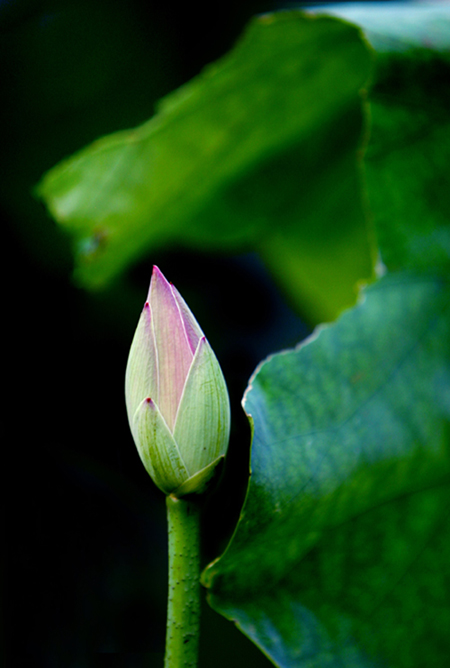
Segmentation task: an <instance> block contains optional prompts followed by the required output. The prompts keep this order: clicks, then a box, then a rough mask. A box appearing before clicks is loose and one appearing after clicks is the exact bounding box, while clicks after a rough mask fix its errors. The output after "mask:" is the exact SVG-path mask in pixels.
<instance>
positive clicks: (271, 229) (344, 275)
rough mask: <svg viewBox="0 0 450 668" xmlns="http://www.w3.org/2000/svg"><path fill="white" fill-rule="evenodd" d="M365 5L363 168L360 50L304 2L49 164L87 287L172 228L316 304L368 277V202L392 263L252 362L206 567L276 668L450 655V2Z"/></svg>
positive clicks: (57, 212) (232, 613)
mask: <svg viewBox="0 0 450 668" xmlns="http://www.w3.org/2000/svg"><path fill="white" fill-rule="evenodd" d="M372 9H373V8H372ZM372 9H370V8H364V9H360V10H359V11H360V12H362V14H361V17H362V18H361V25H367V26H369V27H370V29H369V30H368V37H369V39H370V41H371V42H372V44H373V45H374V47H375V48H376V49H377V50H378V51H379V55H378V59H377V66H376V71H375V75H374V77H373V88H372V90H371V93H370V97H369V100H370V103H371V113H370V118H371V122H372V129H371V137H370V141H369V143H368V147H367V152H366V159H365V165H364V175H365V181H364V184H365V185H364V188H362V187H361V186H362V178H361V173H360V170H359V165H358V162H357V157H356V156H357V153H358V155H361V153H362V152H361V146H362V143H363V139H364V136H365V127H366V123H367V121H366V116H365V109H366V108H365V103H363V102H362V98H361V90H362V89H363V88H364V87H365V86H366V82H367V79H368V76H369V73H370V70H371V52H370V49H369V48H368V47H367V44H366V43H365V41H364V39H363V38H362V36H361V33H360V32H359V30H358V29H357V28H355V27H354V26H351V25H349V24H348V23H345V22H343V21H340V20H335V19H330V18H324V17H317V18H316V17H312V16H306V15H304V14H302V13H299V12H283V13H279V14H276V15H269V16H263V17H260V18H258V19H256V20H254V21H253V22H252V23H251V25H250V26H249V28H248V30H247V32H246V33H245V35H244V36H243V38H242V39H241V40H240V41H239V42H238V44H237V45H236V47H235V48H234V49H233V50H232V51H231V52H230V54H228V55H227V56H226V57H224V58H223V59H222V60H221V61H219V62H218V63H216V64H214V65H212V66H210V67H209V68H207V69H206V70H205V71H204V72H203V73H202V74H201V75H200V76H199V77H197V79H195V80H193V81H192V82H191V83H189V84H188V85H186V86H184V87H183V88H182V89H180V90H179V91H177V92H175V93H173V94H171V95H170V96H169V97H168V98H166V99H165V100H163V102H162V103H161V105H160V108H159V110H158V113H157V114H156V115H155V116H154V118H152V119H151V120H150V121H148V122H147V123H146V124H144V125H143V126H141V127H139V128H136V129H135V130H133V131H127V132H121V133H118V134H115V135H112V136H109V137H106V138H104V139H101V140H99V141H98V142H96V143H95V144H93V145H92V146H90V147H88V148H86V149H84V150H83V151H81V152H80V153H79V154H77V155H76V156H74V157H72V158H70V159H69V160H67V161H66V162H64V163H62V164H61V165H58V166H57V167H56V168H54V169H53V170H51V171H50V172H49V173H48V174H47V175H46V176H45V178H44V179H43V181H42V182H41V184H40V186H39V193H40V195H41V196H42V197H43V198H44V200H45V201H46V204H47V206H48V208H49V210H50V212H51V213H52V214H53V215H54V217H55V218H56V219H57V220H58V222H60V223H61V224H62V225H65V226H66V227H67V229H68V230H69V231H70V233H71V234H72V235H73V237H74V239H75V241H76V258H77V265H76V277H77V279H78V281H79V282H81V283H82V284H84V285H86V286H90V287H92V286H96V285H102V284H104V283H105V282H107V281H109V280H110V279H112V278H113V277H114V276H116V275H117V274H118V273H120V272H121V271H123V270H124V269H125V268H126V267H127V266H129V265H131V264H132V263H133V262H136V261H137V260H138V259H139V258H141V257H143V256H144V255H145V254H148V253H149V252H150V253H151V252H152V251H153V250H154V249H157V248H161V247H163V246H169V245H173V244H176V245H179V244H181V245H184V246H187V247H194V248H197V249H203V250H211V249H227V250H230V251H234V250H241V249H253V250H256V251H257V252H258V253H259V254H260V255H261V257H262V258H263V259H264V261H265V263H266V265H267V266H268V267H269V268H270V269H271V271H272V273H273V276H274V278H275V279H276V280H277V281H278V283H279V285H281V286H283V287H284V288H285V290H286V291H287V292H288V293H289V294H290V296H291V298H292V300H293V302H294V303H295V304H296V305H297V306H298V307H299V308H300V309H302V311H303V312H304V313H305V314H306V315H307V317H308V318H309V319H310V320H311V321H312V322H323V321H329V320H332V319H334V318H335V317H336V316H337V314H338V313H340V312H341V311H342V309H343V308H344V307H349V306H351V305H352V304H353V303H354V301H355V298H356V294H357V292H356V286H357V285H358V284H360V283H361V282H367V281H368V280H370V279H371V278H372V265H373V255H374V254H373V246H374V241H373V237H372V232H371V230H370V228H369V227H368V224H367V222H366V218H367V217H369V218H370V219H371V220H373V222H374V223H375V227H376V234H377V238H378V244H379V252H380V257H381V260H382V262H383V263H384V266H385V267H386V268H387V270H388V273H387V275H386V276H384V277H383V278H381V279H380V280H378V281H377V282H376V283H375V284H374V285H372V286H370V287H368V288H366V289H365V290H364V292H363V294H362V297H361V299H360V301H359V303H358V304H357V305H356V306H354V307H353V308H351V309H349V310H347V311H346V312H345V313H344V314H343V315H341V316H340V318H339V319H338V320H337V321H336V322H335V323H334V324H332V325H328V326H325V327H321V328H319V329H318V330H317V331H316V333H315V335H314V336H313V337H311V339H309V340H308V341H307V342H305V343H303V344H302V345H300V346H299V347H297V348H296V349H294V350H290V351H284V352H281V353H278V354H274V355H273V356H271V357H270V358H268V359H267V360H266V361H265V362H263V363H262V364H261V365H260V366H259V367H258V369H257V370H256V372H255V374H254V375H253V377H252V379H251V382H250V385H249V387H248V389H247V392H246V395H245V402H244V403H245V410H246V412H247V413H248V415H249V419H250V422H251V424H252V427H253V442H252V451H251V473H252V475H251V479H250V483H249V488H248V492H247V497H246V501H245V505H244V508H243V511H242V515H241V519H240V521H239V523H238V525H237V527H236V531H235V533H234V536H233V538H232V540H231V542H230V544H229V546H228V548H227V550H226V551H225V552H224V554H223V555H222V556H221V557H220V558H219V559H217V560H216V561H215V562H213V563H212V564H210V566H209V567H208V568H207V569H205V571H204V574H203V583H204V585H205V586H206V587H207V588H208V591H209V601H210V604H211V605H212V607H213V608H214V609H215V610H217V611H218V612H220V613H221V614H223V615H224V616H225V617H227V618H229V619H232V620H234V621H235V622H236V623H237V625H238V627H239V628H240V629H241V630H242V631H243V632H244V633H245V634H246V635H247V636H248V637H249V638H250V639H251V640H252V641H253V642H254V643H255V644H256V645H257V646H258V647H259V648H260V649H261V650H262V651H263V652H264V653H266V654H267V656H268V657H269V658H270V659H271V660H272V661H273V662H274V663H275V664H276V665H278V666H280V667H283V668H284V667H286V668H287V667H289V668H292V667H293V666H301V667H303V668H306V667H308V668H324V667H325V668H331V667H332V668H335V667H336V668H337V667H338V666H345V667H347V666H358V667H363V668H369V667H370V668H375V667H378V666H389V667H391V668H421V667H422V666H425V665H426V666H439V667H440V666H443V665H445V664H446V661H447V660H448V656H449V655H450V643H449V639H448V629H449V628H450V531H449V523H448V519H449V514H450V451H449V434H450V428H449V425H450V392H449V387H450V356H449V349H448V341H449V340H450V308H449V303H450V300H449V297H450V284H449V259H450V225H449V220H450V215H449V212H450V198H449V194H448V193H449V189H448V187H447V180H448V179H447V172H446V170H447V165H448V163H449V158H450V142H449V136H450V134H449V129H450V128H449V122H448V108H449V101H450V100H449V97H448V87H447V86H446V85H445V84H446V81H448V75H449V70H450V60H449V57H448V53H445V51H442V48H443V45H444V46H445V45H447V46H448V44H449V39H450V38H449V34H450V30H449V26H450V22H448V21H447V23H445V20H444V21H443V20H442V17H440V18H439V17H438V20H437V21H436V20H435V19H433V21H434V22H431V23H429V22H427V21H426V20H424V18H423V17H424V14H423V12H421V11H420V12H419V11H417V12H416V11H413V14H412V17H413V18H412V20H411V22H407V23H402V22H401V21H399V20H398V18H397V19H395V17H393V15H392V14H391V15H389V12H387V13H386V12H385V11H384V10H383V11H382V12H381V13H379V14H378V18H379V19H380V20H379V21H378V22H377V21H374V20H373V16H376V14H373V13H372V14H371V11H372ZM352 11H353V10H352ZM355 11H356V10H355ZM374 11H379V10H374ZM396 11H399V10H398V9H397V10H396ZM407 11H408V12H409V11H411V9H410V8H408V9H407ZM430 11H431V10H430ZM439 11H440V10H439ZM444 14H445V11H444ZM447 16H448V14H447ZM444 18H445V16H444ZM425 38H426V39H427V40H428V43H426V44H424V39H425ZM425 46H426V47H427V48H424V47H425ZM430 47H432V48H430ZM362 192H363V194H362ZM362 202H365V204H366V208H364V207H363V205H362ZM367 214H369V215H368V216H367Z"/></svg>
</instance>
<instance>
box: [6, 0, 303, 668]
mask: <svg viewBox="0 0 450 668" xmlns="http://www.w3.org/2000/svg"><path fill="white" fill-rule="evenodd" d="M274 6H275V3H264V2H257V1H256V0H254V1H248V0H247V1H237V0H236V1H235V2H228V3H226V4H221V5H216V3H210V4H209V5H204V3H202V4H201V5H200V4H198V5H196V4H195V3H194V4H192V3H174V2H171V3H164V4H162V3H153V2H138V1H132V2H124V1H118V0H91V1H89V2H87V1H85V2H83V1H81V2H75V1H74V2H69V1H68V0H59V1H58V0H55V1H53V2H46V1H44V0H42V1H38V0H34V1H33V0H22V1H19V0H16V1H14V0H9V1H5V0H0V73H1V74H0V77H1V79H0V100H1V102H0V104H1V121H2V124H1V128H2V142H1V156H0V174H1V179H0V188H1V191H0V216H1V222H2V238H3V245H2V248H3V270H4V271H3V276H4V278H3V295H4V297H5V301H6V309H5V311H6V317H5V318H3V320H2V322H3V325H2V328H3V331H4V333H5V336H4V337H3V341H4V344H3V356H4V368H5V372H6V373H5V374H4V378H5V385H6V389H5V392H4V396H5V397H6V409H5V410H4V416H5V419H4V421H3V437H2V442H3V466H2V470H3V473H4V481H3V490H4V501H5V503H4V509H5V515H4V521H5V524H4V532H3V533H4V537H5V542H6V549H5V548H4V552H5V562H4V569H3V574H4V577H3V583H2V586H3V596H2V601H3V605H2V615H3V628H4V631H3V634H4V638H3V641H4V642H3V643H2V659H3V660H4V665H6V666H8V668H9V667H11V668H12V667H15V666H23V665H33V666H34V667H36V668H38V667H40V666H45V667H49V668H53V667H55V668H56V667H59V666H64V667H65V668H66V667H67V668H72V667H73V668H75V667H76V668H79V667H85V666H89V667H90V666H103V665H113V666H116V665H117V666H119V665H120V666H125V665H126V666H127V668H132V667H134V666H136V667H140V666H153V665H154V666H160V665H162V655H163V650H164V632H165V606H166V586H167V565H166V560H167V547H166V539H167V536H166V526H165V507H164V497H163V495H162V494H161V493H160V492H159V491H158V490H157V489H156V487H155V486H154V485H153V483H152V482H151V480H150V479H149V477H148V476H147V474H146V472H145V470H144V468H143V467H142V465H141V463H140V461H139V458H138V455H137V453H136V450H135V446H134V444H133V441H132V439H131V436H130V433H129V429H128V424H127V419H126V414H125V407H124V396H123V384H124V371H125V365H126V359H127V355H128V350H129V346H130V343H131V339H132V336H133V333H134V329H135V326H136V324H137V320H138V317H139V312H140V310H141V308H142V305H143V303H144V300H145V296H146V291H147V288H148V283H149V280H150V274H151V267H152V264H153V263H156V264H158V266H159V267H160V268H161V270H162V271H163V272H164V274H165V275H166V276H167V278H168V279H169V280H171V281H172V282H173V283H174V284H175V285H176V286H177V287H178V289H179V290H180V292H181V293H182V294H183V296H184V297H185V299H186V301H187V302H188V304H189V305H190V306H191V308H192V310H193V312H194V313H195V315H196V317H197V319H198V320H199V322H200V324H201V326H202V328H203V330H204V331H205V333H206V335H207V336H208V338H209V340H210V342H211V344H212V346H213V348H214V349H215V351H216V353H217V356H218V358H219V360H220V362H221V365H222V367H223V370H224V374H225V377H226V380H227V383H228V386H229V391H230V396H231V403H232V415H233V426H232V438H231V443H230V453H229V457H228V461H227V465H226V467H225V471H224V476H223V480H222V484H221V485H220V487H219V489H218V490H217V491H216V493H214V494H212V495H211V496H210V498H209V499H208V500H207V502H206V505H205V511H204V517H203V525H204V526H203V536H204V545H203V554H204V563H205V564H206V563H208V561H209V560H211V559H213V558H215V557H216V556H217V555H218V554H219V553H220V551H221V550H222V549H223V548H224V546H225V545H226V541H227V539H228V538H229V536H230V534H231V532H232V529H233V526H234V524H235V522H236V520H237V517H238V514H239V509H240V507H241V504H242V500H243V495H244V492H245V485H246V480H247V468H248V464H247V462H248V450H249V441H250V433H249V428H248V424H247V421H246V418H245V416H244V414H243V412H242V409H241V407H240V401H241V397H242V394H243V391H244V390H245V387H246V385H247V382H248V378H249V376H250V374H251V373H252V371H253V370H254V368H255V366H256V364H257V363H258V362H259V361H260V360H261V359H262V358H263V357H264V356H265V355H267V354H268V353H270V352H272V351H275V350H278V349H280V348H282V347H286V346H291V345H293V344H294V343H296V342H297V341H298V340H300V339H301V338H302V337H303V336H305V334H306V333H307V328H306V327H305V326H304V325H303V324H302V322H301V320H300V318H299V317H298V316H297V315H295V314H294V313H293V312H292V311H291V310H290V309H289V307H288V305H287V304H286V303H285V301H284V300H283V298H282V296H281V295H280V294H279V293H278V292H277V290H276V289H275V287H274V286H273V284H272V282H271V279H270V277H269V276H268V275H267V274H266V272H265V270H264V269H263V267H262V265H261V263H260V262H259V260H258V258H257V257H256V256H254V255H250V254H243V255H241V256H237V257H236V256H228V257H226V256H211V255H200V254H199V255H196V254H194V253H193V252H192V251H191V252H189V253H187V252H186V251H183V249H181V248H170V249H166V250H164V251H162V252H159V253H157V254H154V255H152V256H151V257H149V258H148V259H147V260H146V261H145V262H143V263H141V264H140V265H138V266H136V267H134V268H133V269H132V270H131V271H130V272H129V273H128V274H127V275H126V276H124V277H123V278H121V279H120V280H118V281H117V282H116V283H115V284H114V285H112V286H110V287H109V288H108V289H107V290H104V291H102V292H96V293H88V292H86V291H84V290H82V289H80V288H78V287H77V286H76V285H74V284H73V282H72V280H71V271H72V255H71V250H70V240H69V239H68V238H66V236H65V235H64V233H63V232H62V231H61V229H60V228H58V227H57V226H56V225H55V224H54V222H53V221H52V220H51V219H50V218H49V216H48V215H47V213H46V211H45V209H44V207H43V206H42V204H41V203H40V202H39V201H38V200H37V199H36V198H35V197H34V195H33V187H34V186H35V184H36V183H37V182H38V180H39V179H40V178H41V176H42V174H43V173H44V172H45V171H46V170H47V169H49V168H50V167H52V166H53V165H54V164H55V163H56V162H58V161H59V160H61V159H62V158H64V157H65V156H67V155H70V154H71V153H72V152H73V151H75V150H77V149H79V148H81V147H82V146H84V145H85V144H87V143H89V142H90V141H92V140H94V139H96V138H97V137H99V136H101V135H104V134H107V133H110V132H113V131H115V130H118V129H121V128H128V127H132V126H134V125H137V124H139V123H141V122H143V121H145V120H147V119H148V118H149V117H150V116H151V115H152V113H153V108H154V104H155V102H156V101H157V100H158V99H159V98H161V97H162V96H163V95H165V94H166V93H168V92H169V91H171V90H173V89H174V88H176V87H177V86H179V85H181V84H182V83H183V82H185V81H187V80H189V79H190V78H191V77H192V76H194V75H195V74H197V73H198V72H199V71H200V70H201V69H202V67H203V66H204V65H205V64H207V63H208V62H211V61H212V60H215V59H216V58H218V57H219V56H220V55H222V54H223V53H225V52H226V51H227V50H228V49H229V48H230V47H231V46H232V44H233V43H234V41H235V39H236V38H237V36H238V35H239V34H240V32H241V30H242V28H243V27H244V25H245V24H246V23H247V21H248V19H249V18H250V17H251V16H252V15H253V14H255V13H257V12H261V11H266V10H268V9H271V8H273V7H274ZM200 665H201V666H203V667H206V666H212V665H214V666H215V667H217V668H220V666H228V665H233V666H249V665H252V666H256V667H257V666H265V665H269V663H268V661H267V660H266V659H265V658H264V657H263V655H262V654H261V653H260V652H259V651H258V650H256V649H255V648H254V647H253V645H252V644H251V643H250V642H249V641H247V640H246V638H244V636H243V635H242V634H241V633H239V632H238V631H236V630H235V629H234V627H233V625H232V624H230V623H229V622H228V621H225V620H224V619H223V618H222V617H220V616H219V615H217V614H216V613H214V612H213V611H212V610H211V609H210V608H209V607H208V606H207V605H206V604H205V606H204V614H203V626H202V642H201V661H200Z"/></svg>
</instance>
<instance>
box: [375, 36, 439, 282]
mask: <svg viewBox="0 0 450 668" xmlns="http://www.w3.org/2000/svg"><path fill="white" fill-rule="evenodd" d="M449 42H450V38H449ZM449 79H450V57H449V56H448V54H447V55H446V54H442V55H441V54H437V53H430V52H429V51H425V50H418V51H414V52H410V53H408V54H407V55H403V54H402V55H394V56H391V57H389V58H386V57H383V58H382V59H380V65H379V73H378V78H377V83H376V85H375V86H374V89H373V91H372V95H371V100H372V104H371V115H372V131H371V141H370V144H369V147H368V151H367V156H366V176H367V187H368V189H369V195H370V205H371V211H372V213H373V216H374V220H375V223H376V228H377V234H378V241H379V244H380V250H381V254H382V257H383V261H384V263H385V264H386V265H387V267H388V269H389V270H391V271H397V270H399V269H401V268H404V269H411V270H414V271H419V270H420V271H429V270H430V268H432V269H433V271H435V272H447V271H448V269H449V265H450V216H449V212H450V189H449V188H448V164H449V162H450V120H449V115H448V109H449V107H450V92H449V87H448V81H449Z"/></svg>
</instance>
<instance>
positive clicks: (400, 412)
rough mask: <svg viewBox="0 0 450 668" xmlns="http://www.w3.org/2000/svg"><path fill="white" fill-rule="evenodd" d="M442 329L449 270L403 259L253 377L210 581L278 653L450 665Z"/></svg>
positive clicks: (447, 314) (448, 405)
mask: <svg viewBox="0 0 450 668" xmlns="http://www.w3.org/2000/svg"><path fill="white" fill-rule="evenodd" d="M449 341H450V285H449V283H448V282H447V281H445V279H440V278H438V279H435V278H431V277H429V276H423V275H422V276H420V275H419V276H414V275H412V274H406V273H405V274H401V273H399V274H395V275H392V276H387V277H384V278H383V279H381V280H380V281H379V282H377V283H376V284H375V285H373V286H371V287H370V288H368V289H367V290H366V291H365V293H364V299H363V301H362V302H361V303H360V304H359V305H358V306H356V307H354V308H353V309H351V310H350V311H347V312H346V313H345V314H343V315H342V316H341V318H340V319H339V320H338V321H337V322H336V323H334V324H333V325H329V326H326V327H322V328H319V331H318V332H317V333H316V335H315V336H313V337H312V338H311V339H310V340H309V341H307V342H306V343H304V344H301V345H300V346H299V347H298V348H297V349H295V350H290V351H285V352H281V353H278V354H275V355H273V356H272V357H269V358H268V359H267V360H266V361H265V362H263V363H262V364H261V365H260V366H259V368H258V369H257V371H256V372H255V374H254V376H253V377H252V379H251V383H250V385H249V388H248V390H247V393H246V397H245V402H244V406H245V410H246V412H247V413H248V415H249V417H250V419H251V422H252V423H253V428H254V436H253V444H252V455H251V471H252V475H251V479H250V484H249V489H248V494H247V499H246V502H245V505H244V508H243V511H242V515H241V519H240V522H239V524H238V526H237V529H236V532H235V535H234V537H233V539H232V541H231V543H230V545H229V547H228V549H227V550H226V551H225V553H224V554H223V555H222V557H220V558H219V559H218V560H216V562H213V563H212V564H211V565H210V566H209V567H208V568H207V569H206V571H205V572H204V574H203V582H204V584H205V585H206V586H207V587H208V590H209V601H210V603H211V605H212V606H213V608H215V609H216V610H218V611H219V612H221V613H222V614H224V615H225V616H226V617H228V618H230V619H232V620H234V621H235V622H236V624H237V625H238V627H239V628H240V629H241V630H242V631H243V632H244V633H245V634H246V635H248V636H249V638H251V639H252V640H253V641H254V642H255V643H256V644H257V645H258V646H259V647H260V648H261V649H262V650H263V651H264V652H265V653H266V654H267V656H269V658H270V659H271V660H272V661H273V662H274V663H275V664H276V665H278V666H283V667H288V666H289V667H292V666H299V667H302V668H303V667H306V666H307V667H308V668H313V667H314V668H328V667H333V668H334V667H338V666H339V667H341V666H342V667H345V668H348V667H349V666H364V667H366V666H367V667H369V666H370V667H373V666H390V667H395V668H415V667H417V668H419V667H421V668H422V667H423V666H436V667H438V666H439V667H441V666H444V665H446V662H447V661H448V657H449V656H450V636H449V632H448V630H449V628H450V523H449V519H450V447H449V446H450V443H449V429H448V427H449V424H450V350H449V346H448V342H449Z"/></svg>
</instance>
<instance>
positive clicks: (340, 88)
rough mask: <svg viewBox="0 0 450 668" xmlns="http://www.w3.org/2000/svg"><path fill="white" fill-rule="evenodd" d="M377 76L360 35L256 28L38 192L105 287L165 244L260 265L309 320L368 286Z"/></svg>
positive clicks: (345, 30)
mask: <svg viewBox="0 0 450 668" xmlns="http://www.w3.org/2000/svg"><path fill="white" fill-rule="evenodd" d="M370 70H371V55H370V50H369V49H368V47H367V45H366V44H365V42H364V40H363V38H362V37H361V34H360V32H359V30H358V29H357V28H356V27H354V26H352V25H350V24H347V23H345V22H343V21H341V20H339V19H334V18H329V17H314V16H309V15H305V14H302V13H301V12H297V11H293V12H280V13H278V14H272V15H265V16H261V17H258V18H256V19H255V20H254V21H253V22H252V23H251V24H250V25H249V27H248V29H247V31H246V32H245V34H244V35H243V37H242V38H241V39H240V40H239V42H238V43H237V45H236V46H235V48H234V49H233V50H232V51H231V52H230V53H229V54H228V55H227V56H225V57H224V58H223V59H222V60H220V61H218V62H217V63H215V64H213V65H211V66H210V67H208V68H207V69H206V70H205V71H204V72H203V73H202V74H201V75H200V76H198V77H197V78H196V79H194V80H192V81H191V82H190V83H189V84H187V85H185V86H184V87H182V88H181V89H179V90H178V91H176V92H175V93H173V94H171V95H170V96H168V97H167V98H166V99H165V100H163V102H162V103H161V105H160V107H159V110H158V113H157V114H156V115H155V116H154V117H153V118H152V119H151V120H150V121H148V122H147V123H145V124H144V125H142V126H140V127H138V128H136V129H134V130H131V131H128V132H121V133H118V134H115V135H112V136H109V137H106V138H104V139H100V140H99V141H97V142H95V143H94V144H93V145H92V146H89V147H87V148H86V149H84V150H82V151H81V152H80V153H78V154H77V155H75V156H74V157H72V158H70V159H68V160H67V161H65V162H63V163H61V164H60V165H58V166H57V167H55V168H54V169H52V170H51V171H50V172H49V173H47V175H46V176H45V177H44V179H43V180H42V182H41V184H40V186H39V188H38V191H39V194H40V195H41V196H42V197H43V198H44V200H45V202H46V204H47V206H48V208H49V210H50V212H51V213H52V214H53V216H54V217H55V218H56V220H57V221H59V222H60V223H61V224H63V225H65V226H66V227H67V229H69V230H70V232H71V233H72V234H73V235H74V237H75V239H76V240H77V269H76V273H77V277H78V279H79V280H80V281H81V282H83V283H85V284H87V285H96V284H101V283H103V282H105V281H107V280H108V279H110V278H111V277H112V276H114V275H116V274H117V273H118V272H119V271H121V270H122V269H124V268H125V267H126V266H127V265H129V264H130V263H131V262H133V261H135V260H137V259H138V258H139V257H142V255H143V254H144V253H147V252H148V251H149V250H151V249H154V248H157V247H160V246H161V245H163V244H166V245H167V244H174V243H175V244H178V245H179V244H183V245H192V246H196V247H198V248H216V249H217V248H220V249H224V248H228V249H241V248H252V249H256V250H258V251H260V252H261V254H262V256H263V257H264V258H265V260H266V262H267V263H268V264H269V266H270V267H271V268H272V269H273V271H274V273H275V274H276V276H277V277H278V279H279V280H280V281H281V282H282V283H284V284H285V285H286V286H287V288H288V289H289V290H290V292H291V294H292V297H293V299H294V300H295V301H296V302H297V304H301V305H303V306H305V307H306V308H307V309H308V311H309V314H310V317H311V318H312V319H313V320H321V319H324V318H325V319H329V318H333V317H335V315H336V314H337V312H339V310H341V309H342V308H343V307H345V306H348V305H350V304H352V303H354V301H355V299H356V294H357V292H356V288H355V284H356V283H357V282H358V281H360V280H368V279H370V278H371V276H372V265H373V252H372V250H371V242H370V241H369V237H370V235H369V234H368V231H367V226H366V220H365V215H364V212H363V208H362V203H361V194H360V191H361V187H360V174H359V167H358V164H357V158H356V154H357V151H358V149H359V147H360V143H361V139H362V135H363V133H364V129H363V128H364V113H363V104H362V100H361V96H360V91H361V89H362V87H363V86H364V85H365V83H366V81H367V78H368V76H369V74H370Z"/></svg>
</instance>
